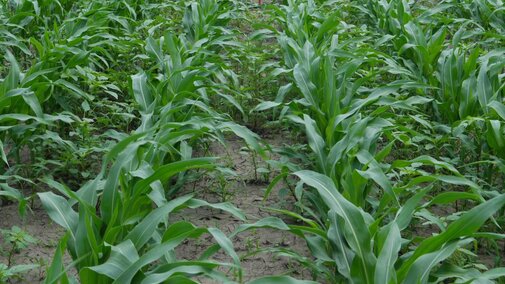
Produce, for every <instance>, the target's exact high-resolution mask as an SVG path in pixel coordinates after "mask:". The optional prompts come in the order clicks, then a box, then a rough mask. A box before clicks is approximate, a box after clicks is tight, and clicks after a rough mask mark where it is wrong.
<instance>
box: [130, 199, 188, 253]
mask: <svg viewBox="0 0 505 284" xmlns="http://www.w3.org/2000/svg"><path fill="white" fill-rule="evenodd" d="M191 198H192V196H191V195H186V196H182V197H179V198H176V199H174V200H170V201H169V202H168V203H167V204H165V205H163V206H162V207H159V208H156V209H155V210H153V211H151V213H149V214H148V215H147V216H146V217H145V218H143V219H142V222H140V223H139V224H137V225H136V226H135V227H134V228H133V229H132V230H131V231H130V232H129V233H128V235H126V239H129V240H131V242H132V244H133V245H134V246H135V248H136V249H138V250H140V249H141V248H142V247H143V246H144V245H145V244H146V243H147V242H148V241H149V239H151V238H152V236H153V233H154V232H155V230H156V229H157V228H158V225H159V223H160V222H161V221H162V220H163V219H166V218H168V214H169V213H170V212H172V211H173V210H174V209H176V208H177V207H179V206H181V205H183V204H185V203H187V202H188V201H189V200H190V199H191Z"/></svg>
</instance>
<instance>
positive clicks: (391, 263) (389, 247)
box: [374, 222, 401, 283]
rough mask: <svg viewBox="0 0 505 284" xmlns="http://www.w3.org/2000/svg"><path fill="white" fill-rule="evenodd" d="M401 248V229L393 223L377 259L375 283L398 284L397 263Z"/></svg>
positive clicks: (388, 229)
mask: <svg viewBox="0 0 505 284" xmlns="http://www.w3.org/2000/svg"><path fill="white" fill-rule="evenodd" d="M400 248H401V235H400V229H399V228H398V225H397V224H396V223H395V222H393V223H391V224H390V225H389V226H388V227H387V236H386V239H385V240H384V243H383V244H382V249H381V250H380V252H379V256H378V257H377V266H376V268H375V275H374V281H375V282H374V283H397V280H396V271H395V262H396V260H397V259H398V253H399V252H400Z"/></svg>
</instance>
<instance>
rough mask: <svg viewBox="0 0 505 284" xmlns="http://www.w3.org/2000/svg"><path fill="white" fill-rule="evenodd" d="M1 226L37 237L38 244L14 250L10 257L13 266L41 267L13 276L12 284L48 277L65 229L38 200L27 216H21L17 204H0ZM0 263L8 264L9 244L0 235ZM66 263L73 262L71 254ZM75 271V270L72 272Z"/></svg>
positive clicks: (31, 281) (39, 280)
mask: <svg viewBox="0 0 505 284" xmlns="http://www.w3.org/2000/svg"><path fill="white" fill-rule="evenodd" d="M0 216H1V217H0V229H4V230H6V229H10V228H12V226H18V227H20V228H21V229H23V230H24V231H26V232H27V233H28V234H30V235H31V236H33V237H35V238H36V239H37V242H36V244H33V245H30V246H29V247H27V248H25V249H22V250H19V251H18V252H15V253H14V254H13V256H12V259H11V265H21V264H36V265H39V267H38V268H35V269H32V270H29V271H27V272H26V273H23V274H21V275H20V276H21V277H18V278H14V279H11V280H10V282H9V283H41V282H43V280H44V279H45V275H46V268H47V267H48V266H49V265H50V264H51V261H52V258H53V255H54V252H55V250H56V247H57V245H58V240H59V239H60V238H61V237H62V236H63V234H64V233H65V230H64V229H63V228H61V227H60V226H58V225H57V224H55V223H53V222H52V221H51V219H50V218H49V216H47V214H46V212H45V210H44V209H43V208H42V207H41V205H40V204H39V203H37V202H36V203H35V205H34V206H33V208H32V209H31V210H28V212H27V214H26V216H25V217H24V218H21V217H20V216H19V213H18V207H17V205H15V204H10V205H4V206H0ZM0 245H1V248H2V249H1V250H0V252H1V253H0V263H4V264H6V265H7V263H8V252H9V251H10V249H11V246H10V244H7V243H5V241H4V239H3V236H2V235H1V234H0ZM64 262H65V263H66V264H69V263H71V262H72V260H71V258H70V256H69V255H65V257H64ZM71 273H74V275H75V273H76V272H75V271H72V272H71Z"/></svg>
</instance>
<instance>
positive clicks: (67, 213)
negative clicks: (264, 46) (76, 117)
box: [39, 0, 298, 283]
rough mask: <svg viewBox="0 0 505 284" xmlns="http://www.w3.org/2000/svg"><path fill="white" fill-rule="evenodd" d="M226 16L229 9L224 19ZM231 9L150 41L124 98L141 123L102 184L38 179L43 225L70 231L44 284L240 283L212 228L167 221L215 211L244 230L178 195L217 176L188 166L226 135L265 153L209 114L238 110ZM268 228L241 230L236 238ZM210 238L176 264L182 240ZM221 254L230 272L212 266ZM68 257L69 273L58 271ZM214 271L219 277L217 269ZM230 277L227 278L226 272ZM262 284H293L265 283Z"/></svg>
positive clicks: (204, 166)
mask: <svg viewBox="0 0 505 284" xmlns="http://www.w3.org/2000/svg"><path fill="white" fill-rule="evenodd" d="M225 7H228V9H224V8H225ZM229 9H230V6H229V3H228V4H227V3H226V2H224V3H222V2H218V1H212V0H208V1H207V0H205V1H191V2H188V3H187V5H184V6H183V7H182V8H181V9H180V10H183V12H182V13H181V15H182V31H183V32H182V33H179V34H178V35H177V34H176V33H175V31H167V32H165V33H163V34H162V36H160V37H158V38H156V34H154V33H153V34H151V35H148V36H147V38H146V40H145V45H144V47H143V52H144V53H143V54H140V55H138V56H137V57H139V58H142V59H143V64H142V66H144V68H145V67H146V66H151V67H150V68H145V69H144V70H137V73H136V74H133V75H131V77H130V80H129V94H130V96H131V97H132V99H133V100H134V103H135V112H136V113H137V114H138V115H139V119H138V127H137V128H136V130H135V131H134V132H133V133H131V134H128V133H117V134H116V135H115V138H116V139H117V143H116V144H115V145H114V146H112V147H111V148H110V149H108V151H107V152H108V154H106V156H105V157H104V159H103V163H102V168H101V171H100V173H99V174H98V176H97V177H96V178H94V179H92V180H91V181H89V182H87V183H86V184H84V185H83V186H82V187H81V188H80V189H79V190H77V191H75V192H74V191H72V190H70V189H69V188H68V187H67V186H65V185H63V184H62V183H59V182H56V181H54V180H53V179H44V182H46V183H47V184H48V185H49V186H51V187H52V188H54V189H55V190H56V191H57V192H58V193H59V194H55V193H52V192H45V193H40V194H39V197H40V199H41V201H42V203H43V205H44V207H45V208H46V210H47V211H48V213H49V216H50V217H51V218H52V219H53V221H55V222H56V223H58V224H59V225H61V226H62V227H64V228H65V229H66V231H67V233H66V235H65V236H64V238H63V239H62V240H61V241H60V243H59V245H58V249H57V252H56V255H55V257H54V259H53V262H52V264H51V267H50V268H49V270H48V274H47V279H46V283H56V282H64V283H65V282H69V281H71V278H72V277H71V276H69V275H68V269H69V268H70V267H71V266H75V268H76V269H77V271H78V276H79V280H80V281H81V282H82V283H197V282H196V280H192V278H193V277H195V276H199V277H204V278H207V279H213V280H214V281H217V282H220V283H223V282H229V281H232V279H235V281H238V282H243V281H242V273H243V272H242V268H241V266H240V258H239V256H238V255H237V254H236V252H235V251H234V248H233V245H232V242H231V240H230V238H228V237H227V236H226V235H225V234H224V233H223V232H221V231H220V230H219V229H217V228H199V227H196V226H194V225H193V224H191V223H190V222H186V221H174V220H172V218H171V216H172V214H173V213H175V212H177V211H181V210H187V209H190V208H196V207H200V206H210V207H213V208H216V209H221V210H224V211H227V212H229V213H230V214H232V215H234V216H235V217H236V218H238V219H240V220H244V221H245V216H244V214H243V213H242V212H241V211H240V210H238V209H237V208H235V207H233V206H232V205H231V204H229V203H219V204H209V203H208V202H206V201H204V200H200V199H196V198H194V197H193V196H192V195H183V196H180V195H178V193H179V190H180V189H181V186H182V185H183V184H184V180H185V178H186V176H187V173H188V171H190V170H192V169H198V170H199V171H200V172H202V171H203V172H205V171H211V170H214V169H215V168H216V167H218V165H216V159H215V158H193V157H192V156H193V147H194V146H195V145H197V143H198V142H199V141H204V140H205V139H222V137H223V136H224V134H223V133H224V132H233V133H234V134H235V135H237V136H239V137H241V138H243V139H244V140H245V141H246V143H248V145H249V147H250V148H251V149H253V150H255V151H257V152H258V153H259V154H262V153H263V149H262V148H261V146H260V144H259V143H258V142H257V137H256V135H254V134H253V133H252V132H250V131H249V130H247V128H245V127H243V126H240V125H238V124H235V123H233V122H231V121H230V120H229V119H228V117H227V116H226V115H222V114H220V113H218V112H217V111H215V110H214V109H213V108H212V107H211V105H212V104H213V103H214V102H215V100H216V99H215V97H216V98H219V100H220V101H225V102H227V103H229V104H232V105H234V106H235V107H237V108H238V109H239V110H240V105H239V104H238V103H237V102H236V101H235V99H234V98H233V96H231V95H230V94H229V93H228V92H231V91H232V89H231V88H229V82H232V81H233V78H234V74H233V72H232V71H231V70H229V69H228V68H227V66H226V64H225V62H224V60H223V58H222V56H223V55H222V54H220V53H219V51H220V50H221V49H223V48H227V47H228V46H237V45H238V44H237V43H236V42H234V41H233V37H232V36H231V34H230V33H229V32H227V30H226V29H225V24H226V22H227V17H229V16H228V15H229ZM264 226H266V225H264V224H253V225H244V226H242V227H240V228H239V229H238V231H237V232H235V233H234V234H238V233H239V232H242V231H245V230H249V229H252V228H258V227H264ZM203 234H210V235H212V236H213V237H214V239H215V242H216V245H214V246H211V247H210V248H209V249H208V250H207V251H204V252H203V253H202V254H201V255H200V256H199V257H195V259H192V260H180V259H177V258H176V255H175V249H176V247H177V246H178V245H180V244H181V243H182V242H183V241H185V240H186V239H188V238H199V237H200V236H202V235H203ZM219 249H223V250H224V251H225V252H226V253H227V254H228V255H229V256H230V258H231V263H222V262H217V261H215V260H212V258H211V257H212V256H213V255H214V254H215V253H216V252H217V251H218V250H219ZM65 250H67V251H68V252H69V253H70V255H71V257H72V259H73V263H72V265H71V266H66V265H64V264H63V262H62V257H63V254H64V251H65ZM218 268H219V269H218ZM223 268H224V269H229V270H231V271H232V272H234V274H232V275H231V276H230V275H227V274H225V273H223V272H221V271H222V269H223ZM262 281H274V282H277V281H279V282H281V281H291V283H298V282H297V281H296V280H294V279H292V278H289V277H275V276H273V277H267V278H264V279H258V280H255V281H252V282H251V283H264V282H262Z"/></svg>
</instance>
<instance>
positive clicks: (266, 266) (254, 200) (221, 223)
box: [172, 136, 312, 283]
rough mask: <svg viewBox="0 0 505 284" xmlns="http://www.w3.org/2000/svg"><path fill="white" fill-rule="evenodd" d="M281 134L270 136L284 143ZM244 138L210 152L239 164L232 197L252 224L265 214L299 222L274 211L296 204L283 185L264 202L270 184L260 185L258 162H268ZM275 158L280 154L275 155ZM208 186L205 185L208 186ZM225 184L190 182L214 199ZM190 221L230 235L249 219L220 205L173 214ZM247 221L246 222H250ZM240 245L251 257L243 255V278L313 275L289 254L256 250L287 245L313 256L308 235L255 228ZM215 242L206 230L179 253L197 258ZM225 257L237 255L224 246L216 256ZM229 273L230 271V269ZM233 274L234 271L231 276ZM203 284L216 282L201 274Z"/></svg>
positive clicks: (201, 194) (218, 198) (197, 193)
mask: <svg viewBox="0 0 505 284" xmlns="http://www.w3.org/2000/svg"><path fill="white" fill-rule="evenodd" d="M282 140H283V139H282V137H281V136H275V137H269V139H267V140H266V142H267V143H269V144H270V145H274V146H275V145H278V144H280V143H282ZM244 146H245V145H244V143H243V142H242V140H240V139H238V138H230V139H228V140H227V141H226V145H225V146H223V145H221V144H218V143H214V144H212V145H211V146H210V149H209V152H210V155H213V156H219V157H222V158H221V160H222V161H221V162H224V163H225V164H226V163H228V164H229V165H231V166H232V168H234V170H235V171H236V173H237V175H236V177H234V178H231V179H230V180H228V188H227V190H228V191H229V193H228V197H227V199H226V201H228V202H231V203H232V204H233V205H235V206H236V207H238V208H239V209H241V210H242V211H243V212H244V213H245V214H246V216H247V217H248V221H247V222H249V223H253V222H255V221H257V220H259V219H262V218H265V217H268V216H276V217H279V218H281V219H283V220H284V222H286V223H287V224H290V223H294V222H295V220H293V219H290V218H286V217H285V216H280V215H276V214H273V213H272V212H271V211H269V210H268V209H267V208H282V209H292V204H293V203H294V200H293V199H292V198H290V197H289V196H280V195H279V194H278V192H279V190H278V189H279V187H280V186H281V185H279V186H278V187H277V188H276V189H274V190H273V191H272V195H271V196H270V197H269V198H268V199H267V200H266V201H265V202H263V197H264V193H265V189H266V186H267V185H258V184H261V182H255V181H256V177H255V173H254V166H255V165H256V166H257V167H263V166H264V162H262V161H260V159H256V160H255V161H253V157H252V154H251V153H244V152H243V151H241V149H243V147H244ZM271 158H275V157H271ZM202 188H204V189H203V190H202ZM219 190H220V189H219V188H213V185H212V184H210V183H209V182H208V181H200V182H199V183H198V185H196V186H195V187H194V188H193V187H188V188H187V189H186V192H184V193H190V192H193V193H194V194H195V196H196V197H197V198H200V199H204V200H206V201H208V202H222V201H223V200H222V194H220V192H219ZM174 219H175V220H185V221H189V222H192V223H193V224H195V225H197V226H202V227H204V226H211V227H216V228H219V229H221V230H222V231H223V232H224V233H226V234H230V233H231V232H233V231H234V230H235V229H236V228H237V227H238V226H240V225H241V224H244V222H242V221H240V220H238V219H236V218H235V217H233V216H231V215H230V214H227V213H224V212H221V211H219V210H216V209H212V208H206V207H201V208H198V209H194V210H185V211H183V212H181V213H178V214H177V215H175V216H173V219H172V220H174ZM247 222H246V223H247ZM232 241H233V244H234V248H235V250H236V252H237V253H238V255H239V256H246V257H244V258H243V259H242V261H241V265H242V268H243V269H244V278H243V280H245V281H247V280H251V279H255V278H259V277H261V276H267V275H280V274H287V275H291V276H292V277H295V278H298V279H312V275H311V273H310V271H308V270H307V269H305V267H303V266H301V265H300V264H299V263H298V262H296V261H295V260H293V259H290V258H288V257H284V256H277V255H276V254H275V253H271V252H261V253H257V254H255V252H258V251H259V250H261V249H268V248H273V249H276V248H282V249H288V250H292V251H295V252H296V253H298V254H300V255H301V256H303V257H305V258H306V259H307V260H308V261H310V260H311V257H310V253H309V251H308V249H307V246H306V243H305V241H304V240H303V239H301V238H299V237H297V236H295V235H293V234H291V233H289V232H285V231H281V230H273V229H255V230H251V231H246V232H243V233H240V234H239V235H238V236H236V237H235V238H233V239H232ZM214 243H215V241H214V240H213V239H212V237H211V236H210V235H204V236H202V237H201V238H200V239H198V240H188V241H186V242H185V243H184V244H182V245H181V246H179V247H178V249H177V251H176V253H177V256H178V258H180V259H187V260H190V259H195V258H197V257H198V256H199V255H200V254H201V253H202V252H204V251H205V250H206V249H207V248H208V247H209V246H211V245H213V244H214ZM213 259H214V260H216V261H219V262H231V258H230V257H229V256H227V255H226V254H225V253H224V252H222V251H220V252H219V253H217V254H216V255H215V256H214V257H213ZM223 272H227V271H224V270H223ZM229 276H233V275H229ZM200 281H201V282H202V283H214V282H212V281H209V280H206V279H200Z"/></svg>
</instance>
